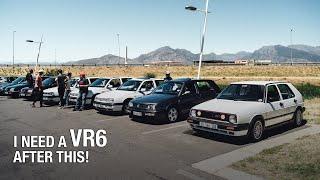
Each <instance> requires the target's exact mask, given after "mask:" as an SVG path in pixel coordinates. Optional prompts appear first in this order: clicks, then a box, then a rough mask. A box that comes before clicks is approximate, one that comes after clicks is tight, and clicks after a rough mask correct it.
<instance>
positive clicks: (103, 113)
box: [97, 111, 126, 116]
mask: <svg viewBox="0 0 320 180" xmlns="http://www.w3.org/2000/svg"><path fill="white" fill-rule="evenodd" d="M97 113H98V114H101V115H108V116H123V115H126V114H124V113H122V112H113V111H97Z"/></svg>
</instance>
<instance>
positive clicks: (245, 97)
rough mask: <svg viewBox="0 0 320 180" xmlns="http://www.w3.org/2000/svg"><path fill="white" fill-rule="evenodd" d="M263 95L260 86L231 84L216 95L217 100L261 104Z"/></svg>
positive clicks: (262, 88)
mask: <svg viewBox="0 0 320 180" xmlns="http://www.w3.org/2000/svg"><path fill="white" fill-rule="evenodd" d="M263 95H264V86H262V85H248V84H231V85H229V86H228V87H227V88H226V89H224V90H223V91H222V92H221V93H220V94H219V95H218V97H217V99H227V100H234V101H258V102H262V101H263Z"/></svg>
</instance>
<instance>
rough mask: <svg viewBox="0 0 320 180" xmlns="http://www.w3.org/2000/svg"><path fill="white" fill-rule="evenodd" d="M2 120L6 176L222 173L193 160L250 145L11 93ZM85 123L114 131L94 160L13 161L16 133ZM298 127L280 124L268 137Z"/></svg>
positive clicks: (0, 148)
mask: <svg viewBox="0 0 320 180" xmlns="http://www.w3.org/2000/svg"><path fill="white" fill-rule="evenodd" d="M0 124H1V125H0V158H1V160H0V179H22V178H24V179H93V178H94V179H220V178H219V177H215V176H213V175H211V174H206V173H204V172H201V171H199V170H196V169H193V168H192V167H191V165H192V164H193V163H197V162H199V161H202V160H205V159H208V158H211V157H214V156H217V155H220V154H224V153H227V152H231V151H233V150H236V149H238V148H241V147H244V146H246V145H248V144H246V142H245V141H244V140H243V139H241V138H227V137H224V136H213V135H209V134H201V135H199V134H194V133H193V132H192V131H191V130H190V128H189V126H188V124H187V123H186V122H185V121H180V122H177V123H171V124H162V125H153V124H150V123H148V122H145V121H144V122H136V121H132V120H131V119H129V117H128V116H126V115H117V114H99V113H97V112H96V111H95V110H93V109H91V110H86V111H82V112H73V111H72V109H71V108H67V109H58V108H57V107H56V106H52V107H43V108H31V107H30V102H28V101H24V100H22V99H7V97H0ZM83 128H88V129H94V130H98V129H105V130H107V132H108V135H107V138H108V144H107V146H106V147H104V148H98V147H95V148H88V150H89V154H90V155H89V162H88V163H83V164H66V163H60V164H59V163H47V164H39V163H30V162H29V163H25V164H14V163H12V159H13V155H14V152H15V151H16V150H17V149H16V148H14V147H13V136H14V135H17V136H19V135H52V136H61V135H65V136H66V137H69V129H83ZM301 128H304V127H301ZM295 130H296V129H286V128H280V129H279V128H278V129H275V130H272V131H270V132H268V138H273V137H276V136H280V135H281V134H283V133H289V132H292V131H295ZM66 140H68V138H66ZM78 149H83V148H80V147H79V148H76V149H75V148H72V147H67V148H66V149H65V150H70V151H71V150H78ZM50 150H52V151H55V150H57V149H50Z"/></svg>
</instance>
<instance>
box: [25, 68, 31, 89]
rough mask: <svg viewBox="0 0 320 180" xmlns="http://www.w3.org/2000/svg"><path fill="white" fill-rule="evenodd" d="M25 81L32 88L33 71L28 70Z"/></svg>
mask: <svg viewBox="0 0 320 180" xmlns="http://www.w3.org/2000/svg"><path fill="white" fill-rule="evenodd" d="M26 81H27V83H28V86H29V87H30V88H33V69H30V70H29V72H28V73H27V75H26Z"/></svg>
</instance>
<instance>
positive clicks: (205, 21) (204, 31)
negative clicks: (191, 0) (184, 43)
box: [185, 0, 209, 79]
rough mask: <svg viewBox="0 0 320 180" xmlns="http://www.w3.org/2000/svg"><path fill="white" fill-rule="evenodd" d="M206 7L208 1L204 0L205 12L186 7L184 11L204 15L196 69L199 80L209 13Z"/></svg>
mask: <svg viewBox="0 0 320 180" xmlns="http://www.w3.org/2000/svg"><path fill="white" fill-rule="evenodd" d="M208 7H209V0H206V9H205V10H201V9H198V8H196V7H193V6H186V7H185V9H186V10H190V11H200V12H204V14H205V16H204V24H203V31H202V37H201V48H200V56H199V67H198V76H197V78H198V79H200V71H201V63H202V57H203V48H204V39H205V34H206V30H207V17H208V13H209V11H208Z"/></svg>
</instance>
